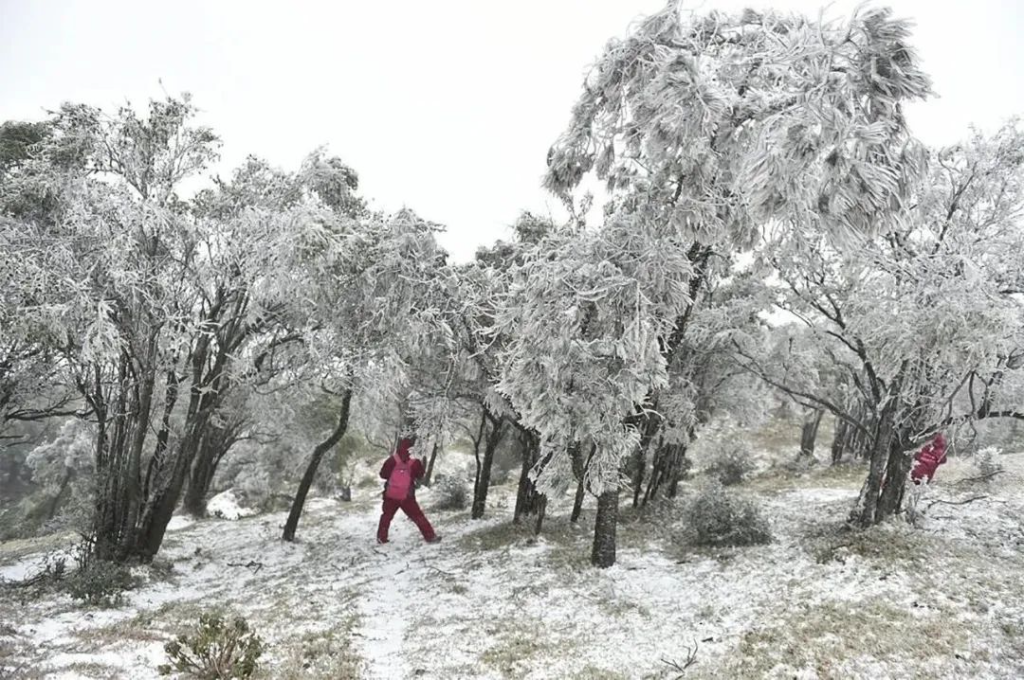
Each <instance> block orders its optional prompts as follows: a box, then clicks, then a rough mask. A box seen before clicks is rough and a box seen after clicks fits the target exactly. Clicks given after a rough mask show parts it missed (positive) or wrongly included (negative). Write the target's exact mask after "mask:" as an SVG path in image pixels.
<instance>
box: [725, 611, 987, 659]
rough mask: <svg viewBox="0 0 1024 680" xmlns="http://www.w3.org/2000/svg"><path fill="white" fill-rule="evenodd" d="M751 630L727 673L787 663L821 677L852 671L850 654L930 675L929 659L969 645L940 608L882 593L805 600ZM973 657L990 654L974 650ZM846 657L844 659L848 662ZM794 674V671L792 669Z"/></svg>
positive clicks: (949, 655)
mask: <svg viewBox="0 0 1024 680" xmlns="http://www.w3.org/2000/svg"><path fill="white" fill-rule="evenodd" d="M770 621H771V622H770V623H769V624H768V625H765V626H759V627H756V628H753V629H751V630H748V631H747V632H746V633H745V634H744V635H743V637H742V638H741V640H740V643H739V646H738V648H737V650H736V653H735V654H734V655H732V656H731V657H729V658H728V659H727V660H726V662H725V664H724V667H723V668H717V669H716V672H717V673H718V674H721V676H722V677H768V676H769V675H771V674H772V672H773V671H777V670H778V669H780V668H786V669H788V670H790V671H792V670H795V669H805V670H807V669H811V670H813V671H814V672H815V673H817V674H818V676H819V677H822V678H842V677H851V675H853V673H852V672H851V669H850V668H849V666H848V663H849V662H850V661H851V660H857V659H861V660H863V659H868V660H874V661H882V662H892V663H898V664H899V665H900V668H901V669H902V670H903V671H905V672H906V673H908V675H907V676H905V677H913V678H930V677H933V676H934V670H933V669H929V668H928V665H927V661H928V660H929V659H933V658H936V657H937V658H943V659H952V658H954V656H955V655H956V654H957V653H958V652H960V651H963V650H964V649H966V648H967V647H968V645H969V637H970V633H969V631H967V632H966V634H965V629H964V627H963V626H961V625H958V624H956V623H955V622H953V621H950V620H949V618H948V616H944V615H942V614H940V613H938V612H930V613H917V612H912V611H911V610H908V609H906V608H903V607H898V606H896V605H894V604H892V603H891V602H888V601H885V600H882V599H873V600H866V601H862V602H849V603H847V602H825V603H822V604H817V605H810V604H803V605H801V606H799V607H796V608H793V609H790V610H788V611H787V612H785V613H784V614H782V615H781V616H780V617H778V618H772V619H770ZM971 657H972V660H973V661H977V662H985V661H987V660H988V657H987V656H986V655H985V654H984V653H981V652H978V651H975V652H974V653H973V654H972V655H971ZM844 662H845V663H844ZM790 674H792V673H790Z"/></svg>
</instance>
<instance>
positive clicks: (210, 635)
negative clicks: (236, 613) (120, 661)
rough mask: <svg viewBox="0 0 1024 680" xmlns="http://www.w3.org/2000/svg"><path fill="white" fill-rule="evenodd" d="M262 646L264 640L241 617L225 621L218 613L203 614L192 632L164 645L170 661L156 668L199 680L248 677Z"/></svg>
mask: <svg viewBox="0 0 1024 680" xmlns="http://www.w3.org/2000/svg"><path fill="white" fill-rule="evenodd" d="M263 649H264V648H263V640H262V639H260V637H259V636H258V635H257V634H256V633H255V632H253V631H252V630H251V629H250V628H249V623H248V622H247V621H246V620H245V619H244V618H242V617H236V618H235V619H234V620H233V621H231V622H230V623H228V622H226V621H225V620H224V618H223V617H222V616H220V615H219V614H214V613H204V614H200V616H199V624H198V626H196V628H195V629H194V630H193V631H192V632H191V633H186V634H184V635H179V636H178V637H177V638H176V639H175V640H173V641H171V642H168V643H167V644H166V645H165V646H164V651H166V652H167V656H168V658H169V659H170V663H169V664H164V665H162V666H160V667H159V669H158V670H159V671H160V674H161V675H170V674H171V673H184V674H185V675H186V676H187V677H192V678H198V679H199V680H232V679H234V678H251V677H252V676H253V673H255V672H256V669H257V668H258V667H259V658H260V656H261V655H262V654H263Z"/></svg>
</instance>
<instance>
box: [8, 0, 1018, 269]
mask: <svg viewBox="0 0 1024 680" xmlns="http://www.w3.org/2000/svg"><path fill="white" fill-rule="evenodd" d="M856 4H857V3H856V2H855V1H854V0H838V1H836V2H833V3H831V4H830V5H829V9H828V12H829V14H830V15H847V14H849V12H850V11H851V10H852V9H853V7H854V6H855V5H856ZM876 4H889V5H891V6H893V7H894V9H895V10H896V12H897V13H898V14H899V15H900V16H905V17H910V18H913V19H914V20H915V21H916V24H917V28H916V30H915V39H914V41H913V42H914V45H915V46H916V48H917V49H918V52H919V54H920V55H921V57H922V59H923V62H924V66H925V69H926V70H927V71H928V72H929V73H930V74H931V76H932V77H933V79H934V81H935V89H936V90H937V92H938V94H939V98H937V99H933V100H932V101H929V102H928V103H926V104H923V105H919V106H916V107H915V108H913V109H912V110H911V111H910V119H911V124H912V126H913V127H914V129H915V131H916V132H917V134H918V136H920V137H921V138H922V139H923V140H924V141H926V142H928V143H932V144H943V143H948V142H952V141H955V140H956V139H958V138H959V137H961V136H962V135H963V134H964V133H965V131H966V129H967V126H968V124H970V123H972V122H973V123H977V124H979V125H980V126H982V127H983V128H986V129H990V128H992V127H994V126H996V125H998V124H999V123H1000V122H1002V121H1003V120H1005V119H1006V118H1008V117H1009V116H1011V115H1014V114H1016V113H1024V88H1022V87H1021V77H1022V75H1021V74H1024V41H1021V40H1019V38H1020V36H1021V35H1024V0H971V1H970V2H953V1H952V0H892V1H891V2H888V3H876ZM663 5H664V0H514V1H509V2H495V1H492V0H461V1H456V0H387V1H384V0H359V1H353V0H335V1H334V2H326V1H324V2H301V1H297V0H292V1H290V2H284V1H278V2H256V1H250V2H218V1H216V0H206V1H202V0H176V1H174V2H161V3H157V2H150V1H146V0H123V1H117V2H114V1H111V0H78V1H71V0H0V120H9V119H27V120H33V119H39V118H41V117H43V115H44V110H45V109H47V108H51V109H52V108H54V107H56V106H57V105H59V104H60V103H61V102H62V101H75V102H84V103H88V104H93V105H98V106H101V107H106V108H114V107H116V106H118V105H120V104H122V103H124V102H125V101H126V100H130V101H132V102H133V103H134V104H136V105H138V104H144V103H145V102H146V101H147V100H148V99H149V98H152V97H159V96H160V95H161V93H162V91H163V90H162V89H161V85H160V81H162V83H163V88H164V89H166V91H167V92H169V93H172V94H178V93H181V92H184V91H188V92H191V93H192V94H193V95H194V98H195V102H196V104H197V105H198V106H199V107H200V108H201V109H202V111H203V117H202V122H204V123H206V124H208V125H211V126H213V127H214V128H215V129H216V130H217V132H218V133H219V134H220V135H221V137H222V138H223V140H224V148H223V162H222V164H221V166H219V167H218V171H220V172H222V173H224V174H226V173H227V171H229V170H230V168H232V167H234V166H235V165H237V164H238V163H239V162H240V161H241V160H242V159H243V158H244V157H245V156H246V155H248V154H254V155H257V156H261V157H264V158H267V159H268V160H270V161H271V162H273V163H274V164H276V165H279V166H282V167H285V168H289V169H294V168H297V166H298V164H299V162H300V161H301V159H302V157H303V156H304V155H305V154H306V153H307V152H309V151H310V150H312V149H313V148H315V147H317V146H319V145H321V144H325V145H327V146H328V148H329V150H330V151H331V153H333V154H336V155H338V156H340V157H341V158H343V159H344V160H345V161H346V162H347V163H348V164H349V165H351V166H352V167H354V168H355V169H356V171H357V172H358V173H359V176H360V180H361V187H360V189H361V193H362V194H363V195H364V196H366V197H367V198H368V199H370V201H371V205H372V206H373V207H376V208H382V209H386V210H393V209H397V208H400V207H402V206H403V205H405V206H408V207H410V208H412V209H414V210H415V211H417V212H418V213H419V214H421V215H422V216H424V217H425V218H427V219H430V220H433V221H436V222H440V223H442V224H445V225H446V226H447V228H448V232H447V233H446V234H445V235H444V236H443V237H442V242H443V244H444V245H445V247H447V248H448V250H449V251H451V252H452V254H453V255H454V256H455V258H456V259H458V260H464V259H466V258H468V257H470V256H471V255H472V253H473V252H474V250H475V249H476V247H477V246H478V245H481V244H484V243H490V242H493V241H494V240H495V239H496V238H503V237H507V236H508V229H507V227H508V225H509V224H511V223H512V221H513V220H514V219H515V217H516V216H517V215H518V213H519V212H520V211H522V210H524V209H529V210H533V211H535V212H541V213H549V212H550V213H552V214H555V215H558V214H559V209H558V206H557V202H556V201H554V200H552V199H551V198H550V197H549V196H548V195H547V194H546V193H545V192H544V191H543V190H542V189H541V187H540V180H541V177H542V175H543V173H544V169H545V165H544V161H545V155H546V153H547V149H548V147H549V146H550V144H551V143H552V142H553V141H554V140H555V138H556V137H557V136H558V134H559V132H560V131H561V130H562V128H563V127H564V126H565V124H566V123H567V121H568V119H569V111H570V107H571V106H572V103H573V102H574V101H575V99H576V97H577V95H578V93H579V91H580V85H581V82H582V78H583V74H584V72H585V71H586V69H587V66H588V65H589V64H590V63H592V62H593V60H594V59H595V58H596V57H597V56H598V54H599V53H600V51H601V49H602V47H603V46H604V44H605V42H606V41H607V40H608V39H609V38H610V37H613V36H622V35H624V34H625V33H626V30H627V27H628V25H629V24H630V22H631V21H632V20H633V19H635V18H636V17H638V16H639V15H643V14H649V13H651V12H654V11H657V10H658V9H660V8H661V7H662V6H663ZM746 6H753V7H755V8H763V7H766V6H771V7H776V8H779V9H785V10H796V11H801V12H805V13H809V14H812V15H817V13H818V11H819V9H820V8H821V6H822V3H821V2H818V1H816V0H775V1H774V2H773V1H771V0H768V1H742V0H703V1H702V2H698V1H696V0H695V1H694V2H691V3H688V5H687V7H689V8H691V9H695V10H697V11H705V10H710V9H723V10H731V11H737V10H740V9H742V8H743V7H746Z"/></svg>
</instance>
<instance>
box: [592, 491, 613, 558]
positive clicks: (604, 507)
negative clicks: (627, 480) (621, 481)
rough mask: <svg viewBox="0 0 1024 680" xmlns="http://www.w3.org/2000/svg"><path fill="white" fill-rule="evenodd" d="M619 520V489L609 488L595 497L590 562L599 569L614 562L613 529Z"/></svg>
mask: <svg viewBox="0 0 1024 680" xmlns="http://www.w3.org/2000/svg"><path fill="white" fill-rule="evenodd" d="M618 522H619V489H618V487H617V486H616V487H615V488H614V489H609V490H607V491H604V492H602V493H601V495H600V496H598V497H597V519H596V521H595V522H594V548H593V551H592V552H591V553H590V563H591V564H593V565H594V566H595V567H598V568H600V569H605V568H607V567H610V566H612V565H613V564H615V530H616V527H617V525H618Z"/></svg>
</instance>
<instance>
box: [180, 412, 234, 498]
mask: <svg viewBox="0 0 1024 680" xmlns="http://www.w3.org/2000/svg"><path fill="white" fill-rule="evenodd" d="M240 426H241V424H240V423H236V424H231V425H229V426H228V427H226V428H224V427H219V426H212V427H210V428H208V429H207V432H206V434H205V436H204V437H203V440H202V443H201V444H200V446H199V453H198V455H197V456H196V459H195V462H194V463H193V464H192V473H191V475H190V476H189V480H188V488H187V489H186V491H185V500H184V502H183V505H184V506H185V510H186V511H188V513H189V514H191V515H193V516H195V517H205V516H206V497H207V496H208V495H209V493H210V485H211V484H213V478H214V476H215V475H216V474H217V466H218V465H220V462H221V461H222V460H223V459H224V456H225V454H226V453H227V452H228V450H229V449H230V448H231V447H232V446H233V445H234V443H235V441H237V439H238V430H239V427H240Z"/></svg>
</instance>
